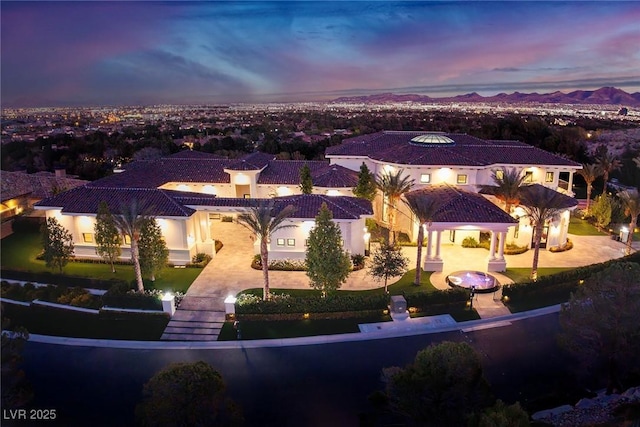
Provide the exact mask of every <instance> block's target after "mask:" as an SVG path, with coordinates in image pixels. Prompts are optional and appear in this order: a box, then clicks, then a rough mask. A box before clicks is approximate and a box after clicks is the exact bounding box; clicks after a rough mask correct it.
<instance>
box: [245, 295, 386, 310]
mask: <svg viewBox="0 0 640 427" xmlns="http://www.w3.org/2000/svg"><path fill="white" fill-rule="evenodd" d="M388 302H389V299H388V297H387V296H386V295H339V294H338V295H330V296H327V297H325V298H322V297H321V296H320V295H318V296H313V297H291V296H288V295H273V296H272V299H271V300H270V301H263V300H262V299H260V298H259V297H257V296H254V295H247V294H242V295H240V296H239V297H238V300H237V301H236V314H240V315H241V314H290V313H297V314H302V313H331V312H347V311H353V312H358V311H365V310H384V309H386V308H387V305H388Z"/></svg>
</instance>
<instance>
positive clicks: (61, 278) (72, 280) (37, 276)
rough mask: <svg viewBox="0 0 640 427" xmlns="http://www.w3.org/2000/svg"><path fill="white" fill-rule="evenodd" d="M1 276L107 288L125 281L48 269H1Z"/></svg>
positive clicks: (39, 281) (54, 283)
mask: <svg viewBox="0 0 640 427" xmlns="http://www.w3.org/2000/svg"><path fill="white" fill-rule="evenodd" d="M2 277H3V278H4V279H11V280H21V281H25V282H36V283H46V284H51V285H62V286H76V287H79V288H90V289H105V290H106V289H109V288H111V287H112V286H113V285H114V284H117V283H121V282H125V283H126V280H124V279H116V278H112V279H107V280H104V279H91V278H88V277H79V276H67V275H60V274H53V273H51V272H50V271H43V272H37V273H36V272H31V271H19V270H4V269H3V270H2Z"/></svg>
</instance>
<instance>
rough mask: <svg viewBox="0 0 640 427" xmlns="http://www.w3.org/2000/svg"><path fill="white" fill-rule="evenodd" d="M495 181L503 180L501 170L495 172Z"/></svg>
mask: <svg viewBox="0 0 640 427" xmlns="http://www.w3.org/2000/svg"><path fill="white" fill-rule="evenodd" d="M496 179H504V171H503V170H502V169H498V170H497V171H496Z"/></svg>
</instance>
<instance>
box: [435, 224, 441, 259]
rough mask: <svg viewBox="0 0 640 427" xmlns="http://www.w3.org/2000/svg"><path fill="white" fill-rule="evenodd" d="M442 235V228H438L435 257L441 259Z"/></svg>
mask: <svg viewBox="0 0 640 427" xmlns="http://www.w3.org/2000/svg"><path fill="white" fill-rule="evenodd" d="M441 236H442V230H438V231H436V257H435V259H441V258H440V238H441Z"/></svg>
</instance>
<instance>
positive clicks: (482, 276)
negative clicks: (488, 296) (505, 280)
mask: <svg viewBox="0 0 640 427" xmlns="http://www.w3.org/2000/svg"><path fill="white" fill-rule="evenodd" d="M447 283H448V284H449V286H451V287H458V288H465V289H474V290H475V292H478V293H489V292H495V291H497V290H498V288H500V283H499V282H498V280H497V279H496V278H495V277H493V276H492V275H490V274H487V273H483V272H481V271H468V270H464V271H456V272H453V273H451V274H449V275H448V276H447Z"/></svg>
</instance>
